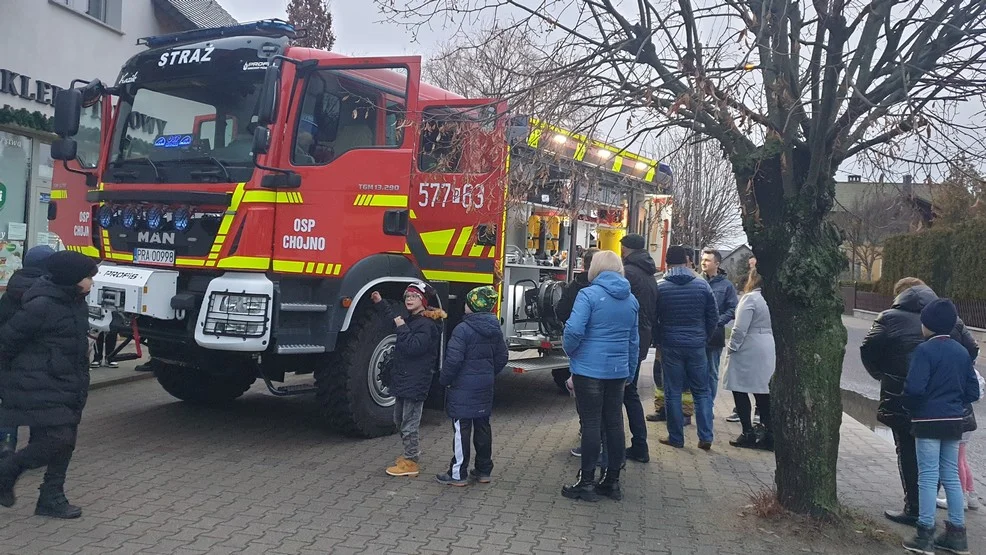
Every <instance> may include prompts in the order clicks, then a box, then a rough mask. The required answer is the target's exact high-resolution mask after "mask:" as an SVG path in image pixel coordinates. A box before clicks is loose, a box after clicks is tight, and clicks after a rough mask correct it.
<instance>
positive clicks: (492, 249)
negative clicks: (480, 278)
mask: <svg viewBox="0 0 986 555" xmlns="http://www.w3.org/2000/svg"><path fill="white" fill-rule="evenodd" d="M494 255H496V246H492V247H490V252H489V253H488V254H487V255H486V257H487V258H496V256H494Z"/></svg>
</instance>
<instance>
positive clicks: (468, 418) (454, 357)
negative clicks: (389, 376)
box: [437, 285, 508, 486]
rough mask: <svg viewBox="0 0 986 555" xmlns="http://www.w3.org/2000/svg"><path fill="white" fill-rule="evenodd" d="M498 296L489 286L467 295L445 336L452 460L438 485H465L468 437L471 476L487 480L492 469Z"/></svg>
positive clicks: (503, 358) (499, 358)
mask: <svg viewBox="0 0 986 555" xmlns="http://www.w3.org/2000/svg"><path fill="white" fill-rule="evenodd" d="M496 301H497V294H496V291H495V290H494V289H493V288H492V287H490V286H488V285H487V286H483V287H477V288H475V289H473V290H471V291H469V293H467V294H466V315H465V317H464V318H463V319H462V322H461V323H460V324H459V325H457V326H455V329H454V330H453V331H452V337H451V338H450V339H449V343H448V349H447V350H446V354H445V362H444V364H443V365H442V373H441V375H440V376H439V378H438V379H439V382H440V383H441V384H442V385H443V386H445V387H447V388H448V389H447V391H446V394H445V411H446V412H447V413H448V415H449V418H451V419H452V427H453V430H454V432H453V433H454V435H453V440H452V451H453V453H452V462H451V463H449V470H448V472H446V473H445V474H439V475H438V476H437V479H438V481H439V482H441V483H443V484H449V485H453V486H464V485H466V484H467V483H468V474H467V471H468V470H469V455H470V453H469V440H470V436H472V441H473V445H474V447H475V448H476V468H475V469H474V470H473V471H472V476H473V477H474V478H476V480H477V481H479V482H480V483H483V484H486V483H489V482H490V479H491V478H490V476H491V474H492V472H493V430H492V428H491V427H490V413H492V412H493V380H494V378H495V377H496V375H497V374H499V373H500V372H501V371H502V370H503V367H504V366H506V365H507V357H508V352H507V343H506V341H505V340H504V338H503V332H502V331H501V330H500V320H499V319H498V318H497V317H496V316H495V315H493V314H492V311H493V309H494V308H495V307H496Z"/></svg>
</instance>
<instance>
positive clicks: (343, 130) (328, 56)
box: [49, 20, 664, 437]
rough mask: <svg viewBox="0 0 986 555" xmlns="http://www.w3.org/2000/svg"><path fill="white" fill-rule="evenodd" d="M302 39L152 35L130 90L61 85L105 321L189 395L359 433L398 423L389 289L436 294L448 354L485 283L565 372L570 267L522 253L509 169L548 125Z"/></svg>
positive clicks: (65, 159) (63, 188) (67, 178)
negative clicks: (249, 399)
mask: <svg viewBox="0 0 986 555" xmlns="http://www.w3.org/2000/svg"><path fill="white" fill-rule="evenodd" d="M299 33H300V32H299V31H298V30H296V29H295V28H293V27H292V26H290V25H288V24H287V23H285V22H283V21H279V20H266V21H261V22H254V23H248V24H242V25H236V26H232V27H223V28H214V29H197V30H193V31H187V32H181V33H175V34H169V35H163V36H156V37H148V38H145V39H141V41H140V42H141V43H143V44H145V45H146V46H147V50H145V51H144V52H141V53H139V54H137V55H135V56H134V57H132V58H131V59H130V60H128V61H127V62H126V63H125V64H124V66H123V67H122V68H121V71H120V74H119V77H118V78H117V81H116V84H115V85H113V86H107V85H104V84H102V83H100V82H99V81H98V80H94V81H92V82H85V81H78V80H77V81H76V82H73V84H72V86H71V87H70V88H69V89H66V90H64V91H61V92H59V94H58V96H57V97H56V101H55V104H56V110H55V130H56V133H57V134H58V136H59V139H58V140H56V141H55V142H54V143H53V145H52V157H53V158H55V159H56V160H59V161H61V164H59V165H56V172H57V175H56V179H54V180H53V183H54V184H53V189H55V190H58V192H57V193H56V192H54V191H53V194H52V198H53V199H57V200H53V204H55V206H54V207H53V208H52V209H51V210H50V211H49V214H50V216H52V217H53V218H54V219H53V221H52V222H50V226H49V227H50V229H51V230H52V232H54V233H56V234H57V235H58V236H59V237H60V238H61V239H62V240H63V242H64V243H65V245H66V248H67V249H69V250H75V251H77V252H81V253H83V254H86V255H88V256H91V257H93V258H97V259H99V260H100V270H99V274H98V275H97V276H96V279H95V285H94V287H93V289H92V292H91V293H90V295H89V297H88V303H89V307H90V321H91V323H92V325H93V327H94V328H96V329H99V330H112V331H115V332H117V333H120V334H121V335H122V336H124V337H125V338H127V339H129V340H131V341H136V342H138V344H143V345H146V347H147V351H148V352H149V355H150V365H151V367H152V368H153V371H154V374H155V377H156V378H157V380H158V382H159V383H160V384H161V386H162V387H163V388H164V389H165V390H166V391H168V392H169V393H170V394H172V395H174V396H175V397H177V398H179V399H183V400H186V401H193V402H200V403H217V402H224V401H229V400H231V399H235V398H236V397H239V396H240V395H242V394H243V393H244V392H245V391H246V390H247V389H248V388H249V387H250V386H251V385H252V384H253V383H254V382H255V381H256V380H258V379H260V380H263V381H264V382H265V384H266V385H267V387H268V389H269V390H270V391H271V393H273V394H275V395H299V394H314V395H315V398H316V400H317V401H316V402H317V403H318V405H319V407H320V410H321V413H322V414H323V416H324V418H325V419H326V420H328V421H329V422H330V423H332V424H333V425H335V426H336V427H337V428H339V429H340V430H342V431H344V432H346V433H349V434H352V435H355V436H360V437H375V436H379V435H384V434H389V433H393V432H394V425H393V419H392V406H393V404H394V401H395V400H394V398H393V397H392V396H391V395H390V392H389V391H388V390H387V388H386V387H385V386H384V384H383V383H382V381H381V379H380V370H381V368H383V367H384V366H385V365H386V364H388V363H389V361H391V360H392V351H393V344H394V341H395V336H394V333H393V328H392V326H391V327H390V328H388V326H387V325H385V324H386V323H381V321H380V319H379V317H378V316H377V315H376V314H375V312H374V310H373V309H372V306H371V305H372V302H371V301H370V294H371V293H372V292H373V291H375V290H376V291H380V293H381V294H382V295H383V296H384V297H385V298H386V299H388V302H394V303H397V302H399V299H400V298H401V293H402V292H403V290H404V288H405V287H406V286H407V284H408V283H411V282H413V281H417V280H426V281H428V282H430V283H431V284H433V285H434V286H435V289H436V291H437V292H438V302H439V304H440V306H441V308H442V309H444V310H445V311H446V312H448V314H449V318H448V319H447V320H446V321H445V322H444V328H445V329H444V334H443V347H444V339H445V338H447V336H448V333H450V332H451V329H452V328H453V327H454V326H455V324H456V323H458V322H459V321H460V320H461V318H462V316H463V314H464V303H463V298H464V294H465V292H467V291H468V290H469V289H471V288H473V287H476V286H478V285H493V286H494V287H498V288H500V289H501V290H502V291H503V295H502V298H503V301H502V305H501V316H503V317H504V318H503V319H504V325H505V326H506V327H507V330H506V331H507V332H508V333H507V335H508V337H510V342H511V349H512V350H515V351H520V350H522V349H521V347H529V346H531V345H535V344H536V347H535V349H534V350H535V352H538V357H537V358H538V359H543V360H540V362H539V363H538V364H548V366H551V365H556V364H561V361H560V360H559V359H558V358H557V357H558V356H559V355H560V351H559V349H558V339H559V336H558V327H557V323H556V322H551V320H550V317H549V313H550V309H549V306H548V305H550V299H552V298H554V297H553V296H556V295H557V292H556V289H557V286H554V287H551V288H550V289H551V291H547V292H545V294H543V295H541V299H542V302H541V303H540V304H538V303H533V304H531V303H528V302H526V299H527V298H528V297H529V296H531V295H529V294H528V289H531V290H533V289H535V287H534V285H532V283H531V282H533V283H534V284H537V289H541V288H543V287H547V286H544V285H542V284H543V283H544V282H545V281H561V280H559V279H558V278H559V277H560V276H557V275H555V274H553V273H552V274H550V275H551V276H552V277H551V279H547V278H545V277H543V275H542V272H541V270H540V269H538V270H537V277H536V278H534V277H532V276H533V275H534V274H529V275H526V276H523V277H522V276H521V275H520V268H519V267H517V268H515V267H512V266H511V265H510V264H511V263H510V262H509V261H508V260H507V259H508V255H509V252H510V249H508V248H507V241H508V237H507V236H508V234H509V233H511V232H510V231H509V230H508V229H507V227H508V225H507V220H508V218H507V206H508V203H507V189H508V187H507V185H508V184H507V181H508V171H507V167H508V157H509V158H511V160H512V161H511V162H510V163H511V164H512V165H518V166H523V164H524V163H534V162H525V160H527V159H531V160H534V159H535V158H536V157H538V156H541V155H540V154H537V151H538V150H540V149H538V148H537V144H536V141H533V140H531V138H530V136H531V135H533V134H534V133H535V132H536V129H537V128H539V127H544V126H541V125H540V124H538V123H537V122H534V121H533V120H530V118H517V117H514V118H512V119H511V118H510V117H508V116H507V114H506V107H505V104H504V103H503V102H501V101H498V100H495V99H466V98H462V97H459V96H456V95H454V94H452V93H450V92H448V91H444V90H442V89H439V88H437V87H433V86H431V85H428V84H426V83H423V82H421V80H420V73H421V60H420V58H419V57H413V56H406V57H373V58H350V57H344V56H340V55H338V54H334V53H331V52H326V51H321V50H316V49H309V48H303V47H299V46H296V45H295V44H294V41H295V39H296V38H298V37H299ZM519 134H526V136H527V138H526V139H525V140H521V141H511V140H508V136H512V137H516V136H518V135H519ZM569 135H570V136H572V137H574V135H571V134H569ZM573 140H574V139H573ZM532 143H533V144H532ZM558 144H560V142H559V143H558ZM607 148H610V149H611V151H612V152H614V153H615V152H619V153H620V154H614V156H613V159H614V160H615V159H623V158H624V157H629V156H632V155H629V154H627V153H622V151H619V150H617V149H615V147H607ZM83 153H86V155H85V156H83V155H82V154H83ZM574 158H576V157H573V159H574ZM628 160H629V158H628ZM634 160H636V161H633V162H630V161H628V162H627V165H629V166H630V167H633V168H638V169H636V170H634V171H635V172H636V173H633V172H631V173H632V175H631V174H626V173H622V174H621V171H622V170H620V169H619V168H615V169H614V167H612V166H611V167H609V168H603V167H601V169H600V172H602V173H612V174H614V175H616V176H618V177H619V179H622V180H623V181H627V180H633V179H636V180H637V181H641V182H643V183H645V184H646V183H649V184H651V185H649V186H648V187H649V188H648V189H647V190H646V191H643V190H642V192H641V193H640V194H641V196H640V197H637V198H639V200H640V202H642V203H644V204H646V203H647V202H648V201H649V200H654V201H655V202H656V199H657V198H658V197H654V198H653V199H650V198H648V197H646V196H644V195H646V194H650V193H654V194H655V195H656V194H658V193H660V191H659V188H660V181H661V179H660V178H655V176H661V175H664V174H663V173H661V172H660V171H659V166H658V165H657V163H656V162H651V161H644V159H642V158H641V159H639V160H638V159H634ZM90 162H92V163H90ZM511 167H512V166H511ZM556 173H557V172H556ZM510 174H511V175H512V174H514V170H513V169H511V171H510ZM648 175H649V176H650V177H651V179H650V180H648V179H646V178H647V176H648ZM642 187H643V186H642ZM648 191H649V192H648ZM634 194H637V193H634ZM549 204H550V203H549ZM597 215H598V214H597ZM600 233H601V232H600ZM542 235H543V234H542ZM520 240H521V241H523V238H522V239H520ZM522 250H523V249H522ZM536 254H538V255H539V256H541V257H542V258H543V257H544V253H536ZM515 265H516V263H515ZM521 265H523V264H521ZM515 269H516V271H515ZM507 276H509V278H510V280H513V281H505V279H506V277H507ZM521 281H523V283H521ZM517 286H520V287H519V288H518V287H517ZM517 294H520V295H522V296H523V297H524V300H518V299H515V298H514V295H517ZM535 297H536V295H535ZM545 303H546V304H545ZM503 306H508V307H510V310H514V312H511V313H510V314H511V315H510V316H508V315H507V314H505V313H503V312H502V308H503ZM535 320H536V321H535ZM535 330H537V331H535ZM542 330H543V332H542ZM535 338H536V339H535ZM542 339H543V340H542ZM549 345H550V349H549V348H547V346H549ZM121 348H122V347H121ZM524 350H529V349H524ZM114 356H116V357H117V358H119V357H120V355H119V349H118V350H117V353H114ZM552 357H554V358H552ZM548 361H552V362H550V363H549V362H548ZM512 364H514V363H512ZM517 364H521V363H517ZM522 364H523V365H533V366H529V367H530V368H536V367H537V365H534V361H525V362H523V363H522ZM523 365H521V366H518V367H519V368H524V366H523ZM515 368H517V367H515ZM298 376H301V378H297V377H298ZM306 377H313V378H314V380H310V379H309V381H308V382H305V378H306ZM440 393H441V391H440V388H439V390H438V391H437V394H438V395H436V397H440Z"/></svg>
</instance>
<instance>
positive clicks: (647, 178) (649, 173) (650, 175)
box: [644, 166, 657, 181]
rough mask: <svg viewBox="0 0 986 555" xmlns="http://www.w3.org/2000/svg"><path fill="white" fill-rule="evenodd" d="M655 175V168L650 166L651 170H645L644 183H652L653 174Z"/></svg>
mask: <svg viewBox="0 0 986 555" xmlns="http://www.w3.org/2000/svg"><path fill="white" fill-rule="evenodd" d="M656 173H657V168H655V167H654V166H651V168H650V169H649V170H647V175H645V176H644V181H654V174H656Z"/></svg>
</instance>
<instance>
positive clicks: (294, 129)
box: [287, 64, 412, 168]
mask: <svg viewBox="0 0 986 555" xmlns="http://www.w3.org/2000/svg"><path fill="white" fill-rule="evenodd" d="M373 69H382V70H396V71H399V70H404V72H406V75H405V76H404V78H405V83H404V90H403V91H399V90H397V89H392V88H390V87H386V86H382V85H380V84H378V83H373V82H371V81H367V80H365V79H361V78H358V77H353V76H350V75H347V76H346V79H348V80H350V81H352V82H354V83H356V84H357V85H359V86H361V87H363V88H369V89H374V90H376V91H378V93H379V94H380V96H381V97H382V99H383V103H382V104H383V106H382V107H377V112H380V111H382V112H383V113H384V122H385V123H386V118H387V115H386V114H389V113H391V112H390V110H389V108H388V105H389V104H390V103H392V102H394V100H393V99H397V102H396V105H397V106H398V107H400V108H402V109H401V110H399V111H395V112H394V113H403V114H404V119H403V121H405V122H406V121H407V120H408V117H407V115H408V108H407V105H408V102H409V96H410V90H411V73H412V72H411V68H410V67H409V66H408V65H407V64H373V65H365V66H353V65H344V66H321V67H318V68H315V69H314V70H312V72H311V73H310V74H309V75H307V76H305V77H304V84H303V86H302V87H301V91H300V96H299V98H298V103H297V106H298V109H297V110H296V112H297V113H296V114H295V116H294V118H293V121H292V122H291V127H290V131H291V145H290V149H289V151H288V153H287V159H288V163H289V164H290V165H291V166H292V167H297V168H320V167H325V166H329V165H332V164H333V163H334V162H336V161H337V160H339V158H340V157H341V156H343V155H345V154H347V153H349V152H353V151H359V150H400V149H403V148H407V147H405V146H404V145H405V142H406V141H407V133H406V132H398V127H397V126H395V134H396V135H397V136H399V138H400V141H399V142H398V143H397V144H394V145H387V144H384V145H373V146H361V147H357V148H353V149H350V150H347V151H346V152H343V153H342V154H338V155H335V156H334V157H333V158H332V159H331V160H329V161H328V162H324V163H319V162H317V161H316V162H315V163H313V164H298V163H296V162H295V157H294V156H295V151H296V149H297V148H298V130H299V127H300V126H301V118H302V117H303V116H304V115H305V100H306V98H307V97H308V91H309V87H311V85H312V78H313V76H314V75H315V74H316V73H319V72H328V73H330V74H331V73H341V72H346V71H361V70H373ZM401 101H403V102H401ZM398 125H400V122H398ZM373 130H374V134H375V135H376V134H378V125H377V123H376V122H375V123H374V125H373ZM336 138H338V135H337V137H336ZM374 138H375V139H381V138H382V139H383V141H384V142H386V140H387V135H386V128H385V129H384V133H383V135H382V136H379V137H374Z"/></svg>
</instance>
